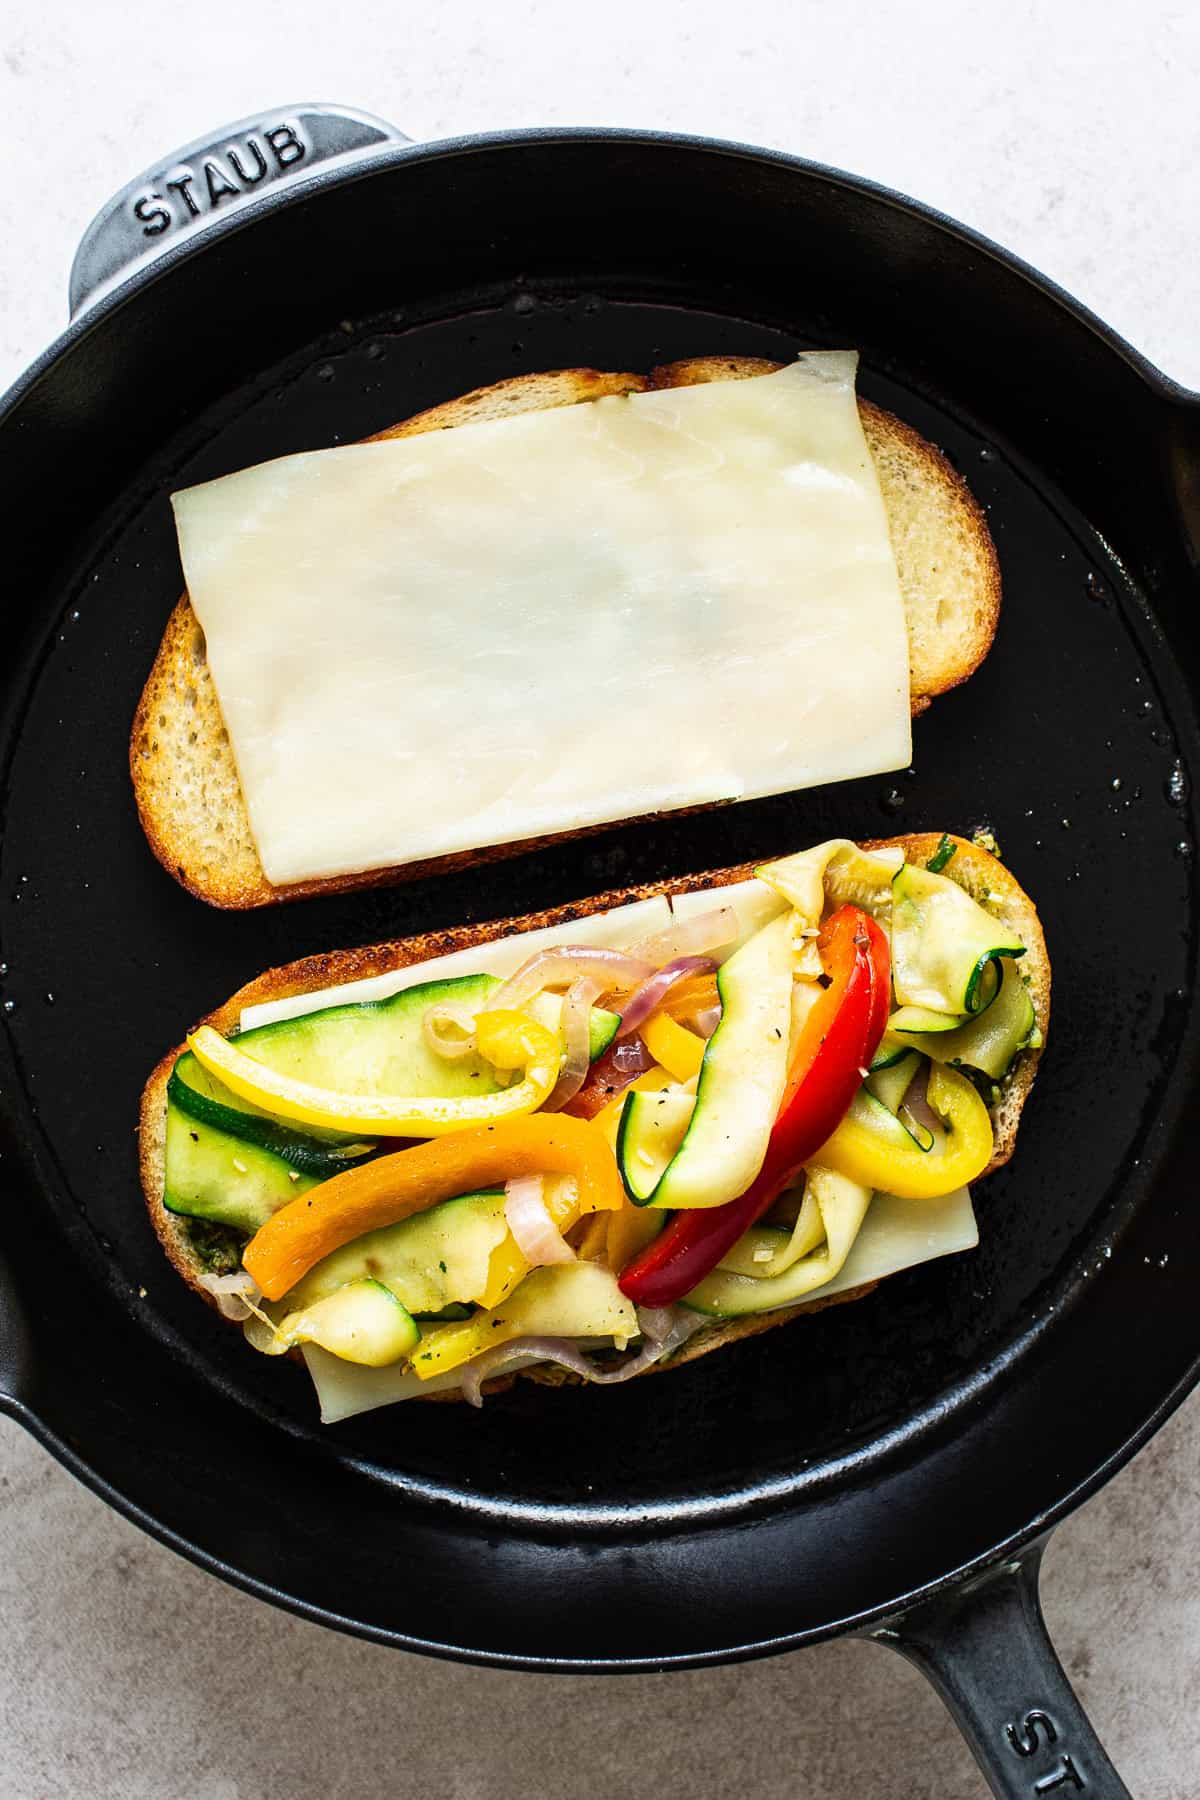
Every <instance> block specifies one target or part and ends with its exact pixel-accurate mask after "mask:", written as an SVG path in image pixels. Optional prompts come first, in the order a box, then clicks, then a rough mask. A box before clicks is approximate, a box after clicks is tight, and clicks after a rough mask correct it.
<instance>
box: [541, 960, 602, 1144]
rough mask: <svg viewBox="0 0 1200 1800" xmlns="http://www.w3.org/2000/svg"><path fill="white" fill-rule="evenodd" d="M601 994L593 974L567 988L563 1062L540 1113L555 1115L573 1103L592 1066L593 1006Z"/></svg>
mask: <svg viewBox="0 0 1200 1800" xmlns="http://www.w3.org/2000/svg"><path fill="white" fill-rule="evenodd" d="M603 992H604V988H603V986H602V984H601V982H600V981H599V980H598V979H597V978H596V976H594V975H581V976H580V978H579V980H578V981H573V982H572V983H571V985H570V987H569V988H568V989H567V992H566V995H565V997H564V999H563V1007H562V1034H563V1059H562V1067H561V1068H560V1070H559V1074H558V1080H557V1081H556V1082H555V1084H554V1087H553V1089H552V1090H551V1093H550V1096H549V1098H548V1099H547V1101H546V1103H545V1106H544V1108H543V1111H545V1112H557V1111H558V1110H559V1108H560V1107H563V1106H565V1105H566V1104H567V1101H568V1100H573V1099H574V1098H575V1096H576V1094H577V1093H578V1092H579V1090H580V1088H581V1087H582V1086H583V1084H584V1082H585V1081H586V1080H587V1072H588V1070H589V1069H590V1068H591V1066H592V1007H593V1005H594V1004H595V1002H596V1001H597V1000H598V999H599V998H600V996H601V994H602V993H603Z"/></svg>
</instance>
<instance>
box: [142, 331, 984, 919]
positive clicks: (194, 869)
mask: <svg viewBox="0 0 1200 1800" xmlns="http://www.w3.org/2000/svg"><path fill="white" fill-rule="evenodd" d="M778 367H780V365H779V364H778V363H770V362H763V361H761V360H759V359H756V358H752V357H697V358H693V359H692V360H690V361H688V362H678V363H670V364H667V365H665V366H664V367H662V368H658V369H654V370H652V371H651V373H650V374H649V375H628V374H603V373H601V372H599V371H597V370H595V369H562V370H557V371H553V372H551V373H549V374H544V375H519V376H515V377H513V378H512V379H511V380H508V381H501V382H497V383H496V385H495V386H493V387H487V388H479V389H477V390H476V391H475V392H474V393H470V394H465V395H463V396H462V397H461V398H460V399H456V400H447V401H445V402H444V403H443V404H442V405H440V406H435V407H432V408H431V409H430V410H429V411H427V412H422V413H417V414H416V416H415V417H413V418H411V419H407V420H405V421H404V422H403V423H402V424H399V425H394V426H392V427H391V429H390V430H388V431H383V432H380V433H379V434H378V438H377V439H373V440H370V441H372V442H375V441H379V440H381V439H385V438H393V437H412V436H416V435H418V434H419V433H422V432H426V431H446V430H451V429H452V428H453V427H454V426H456V425H468V424H478V423H481V422H482V421H484V420H495V419H502V418H509V417H512V416H514V415H516V414H518V413H523V412H538V411H544V410H547V409H549V408H551V407H558V406H574V405H577V404H578V403H579V402H581V401H585V400H597V399H599V398H600V397H601V396H602V395H606V394H629V393H638V392H644V391H645V390H646V389H648V388H666V387H689V386H694V385H696V384H697V383H699V382H708V381H736V380H742V379H745V378H746V377H748V376H752V375H765V374H769V373H771V371H772V370H774V369H776V368H778ZM859 411H860V414H861V417H862V423H863V429H864V432H865V434H866V439H867V443H868V445H869V446H870V450H871V454H872V456H873V457H874V459H875V466H876V470H877V472H878V475H879V482H880V486H881V488H882V490H883V498H884V502H885V504H886V507H887V515H888V524H889V528H890V531H891V538H892V548H893V551H894V552H895V557H896V566H897V569H898V570H899V575H900V587H901V592H902V594H903V596H904V607H905V613H906V616H907V619H908V634H909V662H910V669H911V692H912V710H913V713H914V715H915V714H917V713H920V712H923V711H924V710H925V708H926V707H927V706H928V705H929V702H930V700H931V699H932V698H933V696H934V695H936V694H941V693H944V692H945V691H946V690H947V689H948V688H951V687H954V686H956V685H957V684H958V683H959V682H961V681H965V680H966V678H967V676H968V675H970V674H971V673H972V671H973V670H975V669H976V668H977V667H978V666H979V664H980V663H981V662H982V661H983V659H984V657H985V656H986V655H987V653H988V650H989V649H990V647H991V642H992V638H993V636H994V634H995V630H996V620H997V617H998V615H999V610H1000V571H999V564H998V563H997V560H996V551H995V547H994V545H993V543H992V539H991V535H990V533H989V531H988V528H987V521H986V520H985V518H984V516H983V512H982V511H981V509H980V507H979V505H978V504H977V502H976V501H975V499H974V497H973V496H972V494H971V493H970V491H969V490H968V488H967V487H966V485H965V483H964V482H963V481H962V480H961V479H960V477H959V476H958V475H957V474H956V473H955V471H954V470H953V469H952V468H951V467H950V464H949V463H948V462H947V461H946V459H945V457H944V456H942V454H941V452H940V451H938V450H936V449H934V447H933V445H932V444H929V443H927V442H926V441H925V439H924V438H922V437H920V436H919V435H918V433H917V432H915V431H913V430H912V429H911V427H909V426H908V425H905V424H903V423H902V422H901V420H899V419H897V418H894V417H893V416H892V414H891V413H887V412H882V411H881V410H880V409H879V408H878V407H876V406H872V405H871V404H870V403H869V402H868V401H864V400H860V402H859ZM129 765H130V770H131V772H132V775H133V786H134V794H135V796H136V799H137V807H138V814H139V817H140V818H141V822H142V828H143V830H144V831H145V833H146V837H147V839H148V840H149V843H150V847H151V849H152V850H153V851H154V854H155V855H156V856H157V858H158V860H159V861H160V862H161V863H162V865H163V867H164V868H165V869H166V870H168V872H169V873H170V874H172V875H174V876H175V877H176V879H177V880H178V881H180V882H182V884H183V886H184V887H186V888H187V889H189V891H190V892H191V893H193V894H195V895H196V896H197V898H198V899H201V900H207V901H208V902H209V903H210V904H211V905H213V906H220V907H230V908H237V909H242V908H247V907H255V906H267V905H270V904H271V903H272V902H274V901H279V900H292V899H301V898H303V897H305V896H307V895H311V894H325V893H344V892H346V891H348V890H350V889H352V888H363V887H382V886H388V885H390V884H391V883H393V882H395V881H400V880H405V879H408V878H410V877H413V876H416V875H431V874H437V873H444V872H448V871H449V870H451V869H454V868H461V867H463V866H465V865H467V864H470V863H473V862H484V861H492V860H494V859H496V858H497V857H502V856H511V855H514V854H515V853H516V852H518V851H521V850H528V849H532V848H535V847H536V845H538V844H541V843H544V842H546V841H548V840H546V839H544V838H539V839H533V840H527V841H525V842H523V843H514V844H502V845H496V846H493V847H491V848H489V849H485V850H481V851H478V852H475V853H470V852H466V853H460V854H457V855H454V856H449V857H439V858H436V859H433V860H431V861H430V860H427V861H424V862H415V863H405V864H403V865H400V866H397V867H395V868H388V869H372V870H369V871H367V872H365V873H363V874H358V875H339V876H336V877H333V878H328V879H324V880H316V881H300V882H295V883H292V884H290V885H288V886H287V887H273V886H272V885H271V883H270V882H269V881H268V880H267V878H266V876H265V875H264V873H263V870H262V865H261V863H260V862H259V859H258V852H257V850H256V848H255V844H254V837H253V833H252V832H251V829H250V820H249V817H248V815H247V812H246V805H245V801H244V800H243V798H242V790H241V786H240V784H239V781H238V773H237V767H236V765H235V763H234V759H233V752H232V750H231V748H230V744H229V734H228V732H227V730H226V728H225V722H224V719H223V718H222V716H221V706H220V702H219V700H218V699H217V692H216V688H215V686H214V684H213V679H212V675H211V673H210V671H209V667H208V662H207V658H206V655H205V645H204V633H203V631H202V630H201V628H200V625H199V622H198V621H197V619H196V615H195V613H194V612H193V611H192V607H191V602H190V601H189V600H188V597H187V595H186V594H184V596H183V597H182V599H181V600H180V601H179V602H178V604H177V605H176V607H175V610H174V611H173V612H172V614H171V617H170V619H169V621H168V623H167V628H166V631H165V633H164V635H163V639H162V643H161V645H160V647H159V651H158V655H157V656H156V657H155V659H154V666H153V667H152V669H151V671H150V675H149V677H148V679H147V682H146V686H145V689H144V691H143V693H142V697H141V701H140V702H139V704H138V709H137V712H136V714H135V716H134V721H133V731H132V734H131V737H130V745H129Z"/></svg>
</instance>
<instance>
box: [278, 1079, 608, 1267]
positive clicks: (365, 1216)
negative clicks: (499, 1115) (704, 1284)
mask: <svg viewBox="0 0 1200 1800" xmlns="http://www.w3.org/2000/svg"><path fill="white" fill-rule="evenodd" d="M515 1175H573V1176H574V1178H575V1181H576V1183H577V1184H578V1195H579V1209H580V1211H581V1212H593V1211H610V1210H611V1211H616V1209H617V1208H618V1207H620V1206H621V1205H622V1203H623V1201H624V1197H625V1190H624V1188H623V1187H622V1185H621V1177H620V1175H619V1174H618V1172H617V1164H616V1159H615V1158H614V1156H613V1153H612V1151H611V1150H610V1149H609V1147H608V1145H607V1144H606V1143H605V1141H604V1138H603V1137H602V1135H601V1134H600V1132H598V1131H597V1130H596V1129H595V1127H594V1126H593V1125H590V1124H588V1123H587V1121H586V1120H583V1119H572V1118H568V1117H567V1116H566V1115H565V1114H563V1113H534V1114H531V1115H529V1116H527V1117H525V1118H520V1119H501V1120H498V1121H497V1122H496V1124H494V1125H475V1126H472V1127H470V1128H469V1129H467V1130H465V1131H457V1132H454V1133H453V1134H452V1135H450V1136H448V1137H443V1138H433V1139H431V1140H430V1141H429V1142H428V1143H424V1144H416V1145H414V1146H413V1148H412V1149H410V1150H398V1151H397V1152H396V1153H395V1154H394V1155H392V1156H381V1157H380V1158H379V1159H378V1161H376V1162H369V1163H360V1164H359V1166H358V1168H356V1169H347V1170H346V1172H345V1174H344V1175H335V1176H334V1177H333V1178H332V1180H330V1181H324V1182H322V1183H321V1185H320V1186H319V1187H315V1188H310V1189H309V1191H308V1193H306V1194H298V1195H297V1196H296V1198H295V1199H294V1200H290V1201H289V1202H288V1204H287V1205H286V1206H283V1207H281V1208H280V1210H279V1211H278V1212H277V1213H275V1214H274V1216H273V1217H272V1218H270V1219H268V1220H267V1222H266V1224H265V1225H263V1226H262V1227H261V1228H260V1230H258V1231H257V1232H256V1233H255V1235H254V1236H253V1237H252V1238H251V1239H250V1242H249V1243H248V1244H247V1245H246V1248H245V1250H244V1251H243V1253H242V1263H243V1265H244V1267H245V1268H246V1269H247V1271H248V1272H249V1273H250V1274H251V1275H253V1277H254V1279H255V1281H257V1283H258V1285H259V1287H260V1288H261V1289H262V1291H263V1294H264V1295H265V1297H266V1298H267V1299H268V1300H281V1299H282V1298H283V1296H284V1294H286V1293H287V1291H288V1289H289V1288H291V1287H294V1285H295V1284H296V1282H297V1281H299V1280H300V1278H301V1276H302V1275H306V1274H307V1273H308V1271H309V1270H310V1269H311V1268H312V1267H313V1266H314V1264H316V1263H319V1262H320V1261H321V1258H322V1257H324V1256H328V1255H329V1254H330V1253H331V1251H334V1250H338V1249H340V1248H341V1246H342V1245H343V1244H348V1243H350V1242H351V1240H352V1239H354V1238H356V1237H361V1236H362V1235H363V1233H364V1232H366V1231H377V1230H379V1228H380V1227H381V1226H384V1225H397V1224H399V1222H400V1220H401V1219H407V1218H410V1217H411V1216H412V1214H413V1213H419V1212H425V1211H426V1210H427V1209H428V1208H429V1207H431V1206H436V1205H437V1204H438V1202H439V1201H441V1200H451V1199H453V1198H454V1197H455V1196H456V1195H458V1194H470V1193H475V1192H478V1191H479V1190H480V1189H481V1188H488V1187H496V1186H498V1185H499V1184H500V1183H503V1182H505V1181H508V1180H509V1179H510V1177H512V1176H515Z"/></svg>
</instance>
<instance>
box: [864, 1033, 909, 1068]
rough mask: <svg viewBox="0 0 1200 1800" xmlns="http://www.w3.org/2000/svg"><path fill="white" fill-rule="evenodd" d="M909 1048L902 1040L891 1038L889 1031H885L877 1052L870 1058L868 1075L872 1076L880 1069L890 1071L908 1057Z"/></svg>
mask: <svg viewBox="0 0 1200 1800" xmlns="http://www.w3.org/2000/svg"><path fill="white" fill-rule="evenodd" d="M910 1048H911V1046H910V1045H909V1044H907V1043H905V1041H904V1039H903V1038H898V1037H893V1036H892V1034H891V1032H890V1031H885V1032H884V1034H883V1036H882V1037H881V1038H880V1040H879V1048H878V1050H876V1052H875V1054H874V1056H873V1057H872V1058H871V1068H870V1073H871V1074H872V1075H874V1074H876V1073H877V1072H878V1071H879V1070H880V1069H890V1068H891V1067H892V1066H893V1064H895V1063H898V1062H899V1061H900V1060H901V1059H902V1058H903V1057H905V1056H907V1055H908V1053H909V1049H910Z"/></svg>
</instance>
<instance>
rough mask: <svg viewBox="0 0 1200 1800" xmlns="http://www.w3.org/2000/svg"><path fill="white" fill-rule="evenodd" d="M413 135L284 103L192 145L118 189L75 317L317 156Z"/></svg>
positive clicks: (79, 269)
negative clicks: (182, 243) (161, 257)
mask: <svg viewBox="0 0 1200 1800" xmlns="http://www.w3.org/2000/svg"><path fill="white" fill-rule="evenodd" d="M409 141H410V140H409V139H408V138H406V137H405V135H404V133H403V132H401V131H397V130H396V127H395V126H394V125H388V124H386V123H385V121H384V120H383V119H377V118H375V117H374V116H373V114H371V113H365V112H358V111H356V110H355V109H354V108H353V107H348V106H320V105H304V106H281V107H275V108H272V110H271V111H269V112H264V113H256V114H255V115H254V116H253V117H251V118H248V119H238V120H236V121H235V122H234V124H232V125H226V126H225V127H224V129H223V130H221V131H214V132H212V133H211V134H210V135H208V136H207V137H202V138H197V139H196V141H195V143H192V144H185V145H184V147H183V149H182V150H176V151H175V152H174V153H173V154H172V155H170V156H168V157H165V158H164V159H163V160H162V162H160V163H156V164H155V165H154V167H153V168H150V169H146V170H145V171H144V172H143V173H142V174H141V175H139V176H137V177H136V179H135V180H133V181H131V182H129V183H128V184H127V186H125V187H123V188H122V189H121V190H120V192H119V193H117V194H115V195H114V196H113V198H112V199H111V200H110V201H109V202H108V204H107V206H105V207H103V208H102V209H101V210H100V212H98V213H97V214H96V217H95V218H94V219H93V220H92V222H91V224H90V225H89V226H88V228H87V230H86V231H85V232H84V234H83V237H82V239H81V240H80V244H79V249H78V250H77V251H76V253H75V260H74V262H73V263H72V264H71V280H70V302H71V316H72V318H74V316H75V314H76V313H78V312H82V310H83V309H84V307H86V306H90V305H91V304H92V303H93V301H95V300H97V299H99V297H100V296H101V294H103V293H106V292H107V291H108V290H109V289H110V288H112V287H115V286H116V284H117V283H118V282H120V281H125V280H127V279H128V277H129V276H131V275H134V274H138V273H140V272H141V271H142V270H143V269H144V268H145V267H146V266H147V265H148V264H149V263H152V262H154V260H155V259H156V258H157V257H160V256H161V255H162V254H163V252H164V251H166V250H167V249H174V247H175V246H176V245H177V244H179V243H181V242H182V241H184V240H190V239H191V238H194V237H196V236H197V235H198V234H199V233H201V232H208V231H214V230H220V229H221V227H222V226H223V225H224V224H225V223H226V221H227V220H229V219H232V218H233V217H234V216H235V215H236V214H238V213H241V212H244V211H245V209H246V208H247V207H249V206H251V205H252V204H253V203H254V202H255V201H256V200H257V199H258V197H259V196H260V195H261V194H262V193H264V192H266V191H267V190H270V189H278V188H280V187H282V186H284V185H286V184H289V183H293V182H296V181H300V180H303V179H304V177H305V176H307V175H308V174H309V173H310V172H311V171H312V170H313V169H315V168H316V167H317V165H318V164H328V163H339V164H346V163H355V162H361V161H363V160H364V159H366V158H369V157H371V156H377V155H379V154H380V152H381V151H386V150H391V149H394V148H395V147H396V146H397V145H398V144H407V143H408V142H409Z"/></svg>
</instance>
